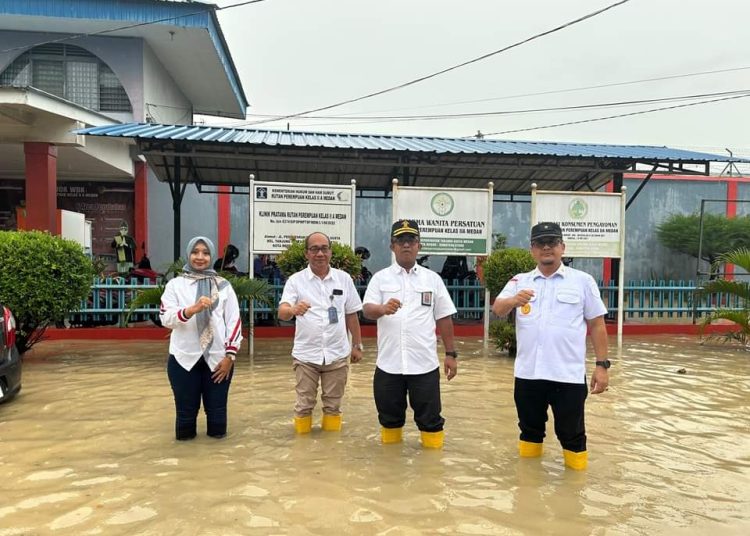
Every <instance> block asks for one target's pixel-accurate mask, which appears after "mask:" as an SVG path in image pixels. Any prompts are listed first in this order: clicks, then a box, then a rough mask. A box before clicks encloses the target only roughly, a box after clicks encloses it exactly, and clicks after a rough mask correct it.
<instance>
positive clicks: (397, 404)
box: [372, 367, 445, 432]
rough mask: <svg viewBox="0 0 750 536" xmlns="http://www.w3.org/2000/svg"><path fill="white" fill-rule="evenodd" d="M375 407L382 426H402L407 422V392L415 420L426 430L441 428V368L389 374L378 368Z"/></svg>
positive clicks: (437, 430) (443, 420)
mask: <svg viewBox="0 0 750 536" xmlns="http://www.w3.org/2000/svg"><path fill="white" fill-rule="evenodd" d="M372 383H373V392H374V393H375V407H377V409H378V421H380V425H381V426H382V427H383V428H401V427H403V426H404V423H405V422H406V396H407V394H408V396H409V405H411V408H412V409H413V410H414V422H416V423H417V428H419V429H420V430H421V431H423V432H439V431H440V430H442V429H443V424H445V419H443V417H441V416H440V411H441V405H440V368H436V369H435V370H433V371H431V372H427V373H425V374H388V373H387V372H384V371H382V370H380V369H379V368H377V367H376V368H375V377H374V378H373V382H372Z"/></svg>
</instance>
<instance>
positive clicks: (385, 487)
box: [0, 337, 750, 536]
mask: <svg viewBox="0 0 750 536" xmlns="http://www.w3.org/2000/svg"><path fill="white" fill-rule="evenodd" d="M366 342H368V343H369V344H367V347H368V348H372V347H373V346H374V343H373V341H366ZM460 343H461V347H460V349H461V350H462V351H461V355H462V356H466V357H465V358H464V359H462V360H461V362H460V372H459V376H458V378H456V380H455V381H452V382H450V383H449V384H447V383H444V384H443V402H444V415H445V417H446V419H447V424H446V447H445V449H444V450H443V451H438V452H436V451H424V450H422V449H421V448H420V446H419V435H418V432H417V430H416V427H415V426H414V424H413V423H412V422H409V423H408V424H407V427H406V428H405V433H404V442H403V443H402V444H399V445H389V446H381V445H380V444H379V429H378V423H377V417H376V413H375V407H374V403H373V401H372V372H373V363H374V356H372V355H368V356H366V358H367V362H366V363H363V364H361V365H357V366H354V367H352V371H351V376H350V378H351V380H350V385H349V388H348V391H347V395H346V399H345V405H344V427H343V430H342V432H341V433H323V432H321V431H320V429H319V426H320V413H319V411H320V410H319V408H318V410H317V412H316V414H315V417H314V423H315V424H314V428H313V432H312V433H311V434H309V435H307V436H302V437H297V436H295V435H294V432H293V428H292V425H291V418H292V406H293V403H294V389H293V386H294V381H293V375H292V371H291V361H290V358H289V350H290V346H291V341H288V340H281V341H278V340H258V341H256V357H255V358H254V359H253V360H252V361H250V359H249V358H248V357H244V356H240V358H239V359H238V369H237V372H236V374H235V379H234V382H233V385H232V389H231V392H230V404H229V433H228V436H227V437H226V438H225V439H223V440H219V441H217V440H214V439H211V438H208V437H206V436H205V422H201V423H200V424H199V436H198V438H197V439H196V440H194V441H191V442H180V443H177V442H175V441H174V440H173V439H172V434H173V418H174V410H173V405H172V399H171V391H170V389H169V384H168V382H167V379H166V373H165V370H164V368H165V355H166V347H167V343H166V341H165V342H163V343H162V342H159V343H153V342H127V343H121V342H116V343H102V342H93V343H82V342H73V343H71V342H59V343H57V342H55V343H43V344H41V345H39V347H38V348H37V349H36V350H34V351H33V353H32V354H31V355H29V356H28V358H27V359H26V362H25V369H24V388H23V391H22V392H21V394H20V395H19V396H18V398H17V399H16V400H15V401H13V402H12V403H10V404H6V405H4V406H0V474H1V475H2V478H1V479H0V490H1V491H2V493H1V496H2V501H0V536H4V535H15V534H107V535H109V534H143V535H157V534H158V535H161V534H221V535H226V534H269V535H270V534H295V535H296V534H301V535H307V534H310V535H316V534H336V533H341V534H378V535H380V534H382V535H386V534H388V535H412V534H414V535H416V534H428V533H437V534H465V535H525V534H550V535H552V534H576V535H578V534H597V535H603V534H607V535H621V534H622V535H626V534H628V535H629V534H654V533H657V532H659V533H663V534H695V535H697V534H706V533H708V532H709V531H712V530H716V531H721V533H722V534H740V533H742V534H746V533H748V530H750V513H749V509H748V506H750V485H748V484H750V478H749V476H750V427H748V413H749V412H750V397H749V396H748V394H747V393H748V392H750V357H748V355H747V354H745V353H744V352H741V351H736V350H733V349H730V348H727V347H725V346H720V345H715V346H700V345H698V343H697V340H696V339H694V338H691V337H650V338H626V340H625V348H624V350H623V357H621V358H620V359H618V361H617V364H616V365H615V367H614V368H613V369H612V370H611V378H612V387H611V389H610V391H609V392H608V393H607V394H606V395H604V396H598V397H593V396H592V397H589V403H588V414H587V415H588V429H589V453H590V458H589V460H590V461H589V469H588V471H586V472H584V473H578V472H573V471H569V470H568V471H566V470H565V469H564V468H563V464H562V453H561V451H560V447H559V445H557V443H556V442H555V440H554V434H552V428H551V426H552V423H551V422H550V423H549V429H548V430H549V434H548V441H547V446H546V449H545V454H544V456H543V458H542V459H541V460H538V459H536V460H533V459H531V460H519V459H518V458H517V456H516V442H517V434H518V432H517V428H516V417H515V409H514V406H513V399H512V362H511V361H510V360H508V359H507V358H504V357H500V356H497V355H495V354H494V353H491V354H490V355H489V356H486V355H484V353H483V351H482V346H481V342H480V341H477V340H462V341H460ZM680 369H685V372H686V373H685V374H681V373H678V370H680Z"/></svg>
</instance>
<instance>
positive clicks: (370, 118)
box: [260, 89, 750, 123]
mask: <svg viewBox="0 0 750 536" xmlns="http://www.w3.org/2000/svg"><path fill="white" fill-rule="evenodd" d="M738 94H741V95H744V94H750V89H739V90H732V91H720V92H716V93H699V94H695V95H679V96H671V97H660V98H653V99H638V100H629V101H614V102H600V103H592V104H579V105H571V106H553V107H549V108H525V109H518V110H496V111H489V112H466V113H455V114H433V115H391V116H388V115H385V116H377V115H364V116H356V115H350V116H340V115H333V116H330V115H328V116H326V115H308V116H305V117H301V118H300V119H328V120H337V119H341V120H346V121H362V122H365V123H370V122H373V123H378V122H390V121H430V120H439V119H463V118H468V117H484V116H494V115H521V114H529V113H541V112H561V111H578V110H590V109H597V108H613V107H618V106H638V105H642V104H653V103H656V102H670V101H681V100H690V99H705V98H706V97H719V96H722V97H723V96H729V95H738ZM260 117H276V116H260Z"/></svg>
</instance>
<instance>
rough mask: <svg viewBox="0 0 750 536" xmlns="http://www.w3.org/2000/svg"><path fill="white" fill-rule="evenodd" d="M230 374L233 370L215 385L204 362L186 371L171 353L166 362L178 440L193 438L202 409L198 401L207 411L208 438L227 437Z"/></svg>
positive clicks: (200, 360) (201, 360)
mask: <svg viewBox="0 0 750 536" xmlns="http://www.w3.org/2000/svg"><path fill="white" fill-rule="evenodd" d="M233 374H234V368H232V371H231V372H230V373H229V377H228V378H227V379H226V380H224V381H223V382H221V383H214V381H213V380H212V379H211V369H210V368H209V367H208V363H206V361H205V359H203V358H201V359H199V360H198V362H197V363H196V364H195V366H193V368H192V369H190V370H189V371H188V370H185V369H184V368H182V367H181V366H180V364H179V363H178V362H177V360H176V359H175V357H174V356H173V355H171V354H170V356H169V360H168V361H167V376H169V383H170V385H171V386H172V393H174V405H175V409H176V410H177V418H176V420H175V437H176V438H177V439H178V440H185V439H193V438H194V437H195V436H196V420H197V419H198V411H199V410H200V407H201V399H203V410H204V411H205V412H206V429H207V433H208V435H209V436H211V437H224V436H225V435H226V434H227V399H228V397H229V384H230V383H231V381H232V376H233Z"/></svg>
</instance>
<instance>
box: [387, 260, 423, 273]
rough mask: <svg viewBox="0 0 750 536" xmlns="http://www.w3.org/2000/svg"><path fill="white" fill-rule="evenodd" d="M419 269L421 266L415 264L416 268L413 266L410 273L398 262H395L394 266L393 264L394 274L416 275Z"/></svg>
mask: <svg viewBox="0 0 750 536" xmlns="http://www.w3.org/2000/svg"><path fill="white" fill-rule="evenodd" d="M418 269H421V267H420V266H419V264H416V263H415V264H414V266H412V268H411V270H409V271H408V272H407V271H406V270H405V269H404V268H402V267H401V265H400V264H399V263H397V262H394V263H393V264H391V271H392V272H393V273H394V274H416V273H417V270H418Z"/></svg>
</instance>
